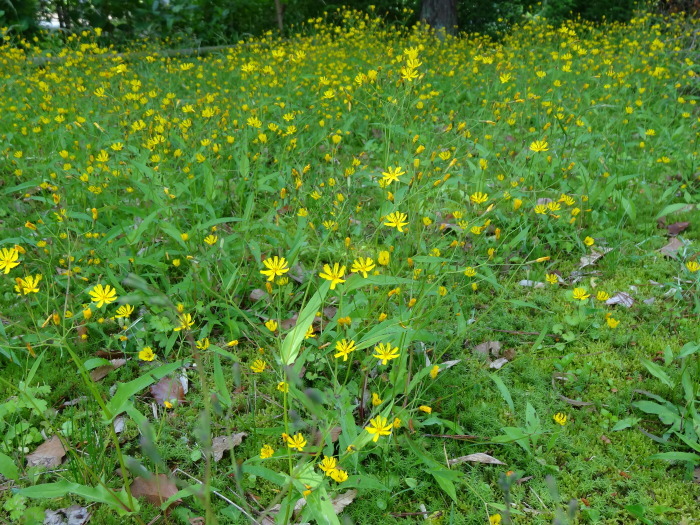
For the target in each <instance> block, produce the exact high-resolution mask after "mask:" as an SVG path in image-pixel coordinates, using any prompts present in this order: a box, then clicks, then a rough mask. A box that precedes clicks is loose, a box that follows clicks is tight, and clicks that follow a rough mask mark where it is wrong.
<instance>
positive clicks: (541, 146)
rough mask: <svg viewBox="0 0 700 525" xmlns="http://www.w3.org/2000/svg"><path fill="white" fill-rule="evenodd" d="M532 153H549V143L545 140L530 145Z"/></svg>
mask: <svg viewBox="0 0 700 525" xmlns="http://www.w3.org/2000/svg"><path fill="white" fill-rule="evenodd" d="M530 151H534V152H535V153H541V152H543V151H549V144H547V142H546V141H544V140H536V141H535V142H533V143H532V144H530Z"/></svg>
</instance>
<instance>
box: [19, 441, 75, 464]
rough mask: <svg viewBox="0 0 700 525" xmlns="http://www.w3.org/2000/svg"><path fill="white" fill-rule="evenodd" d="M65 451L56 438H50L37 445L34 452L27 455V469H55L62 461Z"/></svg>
mask: <svg viewBox="0 0 700 525" xmlns="http://www.w3.org/2000/svg"><path fill="white" fill-rule="evenodd" d="M65 455H66V449H65V448H63V443H61V440H60V439H59V438H58V436H51V437H50V438H49V439H47V440H46V441H44V442H43V443H42V444H41V445H39V446H38V447H37V448H36V450H35V451H34V452H32V453H31V454H27V466H28V467H46V468H53V467H57V466H58V465H60V464H61V461H63V456H65Z"/></svg>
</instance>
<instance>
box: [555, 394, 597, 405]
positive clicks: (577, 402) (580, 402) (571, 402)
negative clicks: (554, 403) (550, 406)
mask: <svg viewBox="0 0 700 525" xmlns="http://www.w3.org/2000/svg"><path fill="white" fill-rule="evenodd" d="M559 399H561V400H562V401H564V402H565V403H569V404H570V405H571V406H574V407H590V406H593V403H590V402H588V401H577V400H576V399H571V398H570V397H566V396H562V395H561V394H559Z"/></svg>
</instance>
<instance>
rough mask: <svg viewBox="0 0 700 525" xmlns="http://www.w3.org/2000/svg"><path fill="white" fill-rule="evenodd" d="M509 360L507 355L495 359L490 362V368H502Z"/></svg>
mask: <svg viewBox="0 0 700 525" xmlns="http://www.w3.org/2000/svg"><path fill="white" fill-rule="evenodd" d="M507 362H508V360H507V359H506V358H505V357H500V358H498V359H496V360H495V361H492V362H491V363H490V364H489V368H494V369H496V370H500V369H501V368H503V365H505V364H506V363H507Z"/></svg>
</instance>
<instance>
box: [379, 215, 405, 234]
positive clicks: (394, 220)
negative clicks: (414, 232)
mask: <svg viewBox="0 0 700 525" xmlns="http://www.w3.org/2000/svg"><path fill="white" fill-rule="evenodd" d="M407 219H408V215H406V214H405V213H401V212H398V211H395V212H393V213H390V214H389V215H387V216H386V222H385V223H384V226H389V227H391V228H396V229H397V230H398V231H399V232H400V233H403V227H404V226H406V225H407V224H408V220H407Z"/></svg>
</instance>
